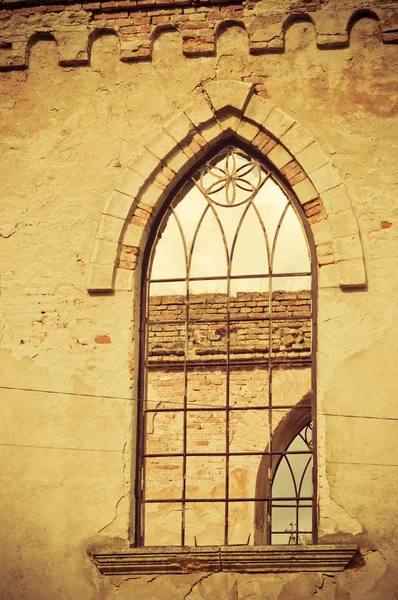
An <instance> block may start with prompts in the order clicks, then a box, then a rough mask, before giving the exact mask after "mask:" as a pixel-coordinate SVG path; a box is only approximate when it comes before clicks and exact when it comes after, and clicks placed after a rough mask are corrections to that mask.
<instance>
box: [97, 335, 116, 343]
mask: <svg viewBox="0 0 398 600" xmlns="http://www.w3.org/2000/svg"><path fill="white" fill-rule="evenodd" d="M95 343H96V344H111V343H112V340H111V338H110V337H109V335H97V337H96V338H95Z"/></svg>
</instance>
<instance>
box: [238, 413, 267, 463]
mask: <svg viewBox="0 0 398 600" xmlns="http://www.w3.org/2000/svg"><path fill="white" fill-rule="evenodd" d="M268 444H269V411H268V410H267V409H260V410H231V411H230V413H229V451H230V452H264V451H265V449H266V448H267V446H268Z"/></svg>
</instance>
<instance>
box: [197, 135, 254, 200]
mask: <svg viewBox="0 0 398 600" xmlns="http://www.w3.org/2000/svg"><path fill="white" fill-rule="evenodd" d="M265 177H266V173H265V171H264V170H263V169H262V168H261V167H260V166H259V164H258V163H257V161H256V160H254V159H253V158H252V157H250V156H248V155H247V154H246V153H245V152H243V151H242V150H240V149H238V148H234V147H232V146H229V147H228V148H225V149H224V150H221V152H219V153H218V154H217V155H216V156H215V157H214V158H213V159H212V160H210V161H209V162H208V163H207V165H206V166H205V167H204V168H203V169H202V170H201V173H200V177H199V185H200V187H201V189H202V190H203V192H204V194H205V195H206V197H207V198H208V199H209V200H210V201H211V202H212V203H216V204H219V205H221V206H229V207H235V206H238V205H239V204H241V203H244V202H247V201H248V200H250V198H252V196H253V195H254V194H255V193H256V191H257V190H258V188H259V187H260V185H261V183H262V182H263V181H264V179H265Z"/></svg>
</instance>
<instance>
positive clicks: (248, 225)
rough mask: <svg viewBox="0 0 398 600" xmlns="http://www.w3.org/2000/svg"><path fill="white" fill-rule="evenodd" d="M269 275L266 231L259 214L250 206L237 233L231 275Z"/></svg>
mask: <svg viewBox="0 0 398 600" xmlns="http://www.w3.org/2000/svg"><path fill="white" fill-rule="evenodd" d="M257 273H258V274H266V273H268V254H267V246H266V237H265V231H264V230H263V228H262V226H261V224H260V221H259V217H258V214H257V213H256V211H255V209H254V208H253V207H252V206H249V208H248V210H247V211H246V213H245V215H244V219H243V222H242V225H241V227H240V230H239V232H237V238H236V244H235V247H234V251H233V256H232V265H231V274H232V275H250V274H257Z"/></svg>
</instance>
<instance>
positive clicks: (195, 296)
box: [189, 279, 227, 321]
mask: <svg viewBox="0 0 398 600" xmlns="http://www.w3.org/2000/svg"><path fill="white" fill-rule="evenodd" d="M226 318H227V280H226V279H212V280H210V281H206V280H205V281H190V282H189V320H190V321H207V320H211V321H214V320H224V321H225V319H226Z"/></svg>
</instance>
